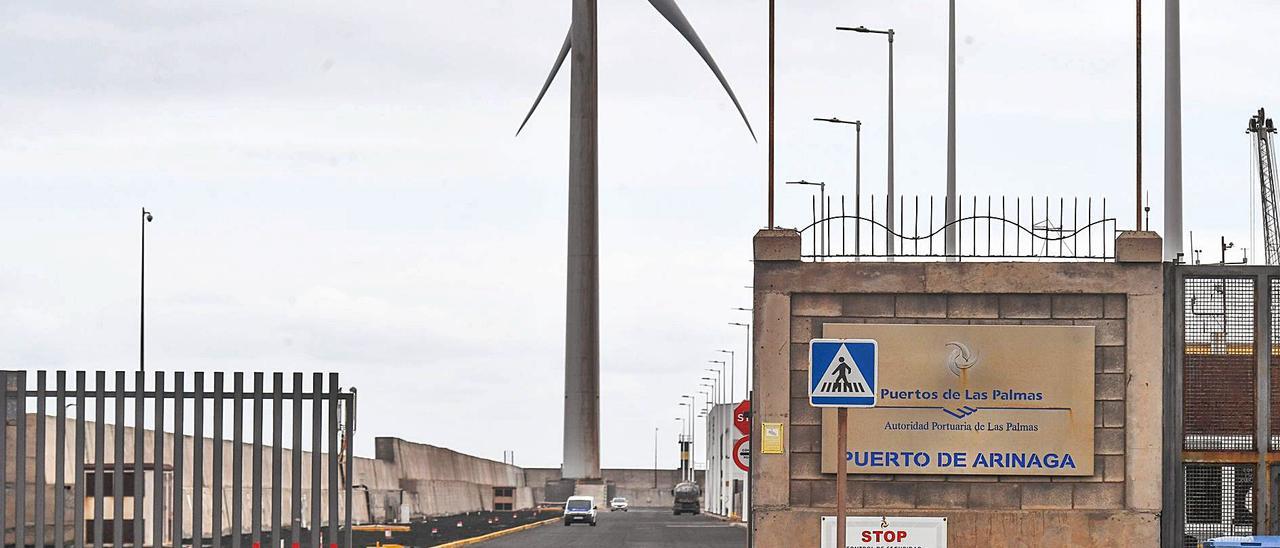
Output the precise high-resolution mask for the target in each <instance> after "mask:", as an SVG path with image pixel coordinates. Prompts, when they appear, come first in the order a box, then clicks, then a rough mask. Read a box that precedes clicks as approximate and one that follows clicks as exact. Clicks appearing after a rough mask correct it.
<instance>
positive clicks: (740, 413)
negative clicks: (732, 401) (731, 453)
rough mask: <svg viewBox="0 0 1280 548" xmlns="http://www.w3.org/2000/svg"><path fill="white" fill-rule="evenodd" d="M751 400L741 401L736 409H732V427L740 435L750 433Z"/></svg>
mask: <svg viewBox="0 0 1280 548" xmlns="http://www.w3.org/2000/svg"><path fill="white" fill-rule="evenodd" d="M750 414H751V400H742V403H739V404H738V406H737V407H734V408H733V425H734V426H735V427H737V428H738V431H739V432H742V435H744V436H745V435H747V434H750V433H751V418H750V417H749V415H750Z"/></svg>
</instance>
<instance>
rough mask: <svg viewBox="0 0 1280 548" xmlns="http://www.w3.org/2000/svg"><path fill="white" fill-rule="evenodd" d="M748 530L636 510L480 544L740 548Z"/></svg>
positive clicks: (504, 547) (499, 547)
mask: <svg viewBox="0 0 1280 548" xmlns="http://www.w3.org/2000/svg"><path fill="white" fill-rule="evenodd" d="M746 544H747V530H746V529H745V528H743V527H738V526H733V525H729V524H727V523H725V522H723V521H719V520H717V519H715V518H710V517H707V516H690V515H688V514H685V515H682V516H679V517H677V516H673V515H671V511H670V510H658V509H644V508H636V509H632V510H631V511H630V512H609V511H607V510H606V511H604V512H600V514H599V518H598V519H597V525H596V526H595V527H591V526H589V525H586V524H577V523H576V524H574V525H572V526H570V527H565V526H563V525H561V524H560V523H559V522H555V523H552V524H549V525H543V526H541V527H537V528H534V529H531V530H528V531H521V532H519V533H513V534H510V535H507V536H505V537H501V538H497V539H494V540H491V541H489V542H485V543H482V544H479V545H478V546H483V547H484V548H508V547H509V548H517V547H519V548H560V547H562V546H569V547H573V546H577V547H583V548H586V547H589V548H601V547H609V548H615V547H616V548H624V547H625V548H657V547H665V546H680V547H688V548H740V547H742V546H746Z"/></svg>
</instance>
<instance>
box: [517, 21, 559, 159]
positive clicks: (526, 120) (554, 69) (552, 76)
mask: <svg viewBox="0 0 1280 548" xmlns="http://www.w3.org/2000/svg"><path fill="white" fill-rule="evenodd" d="M572 34H573V32H572V30H570V32H569V33H566V34H565V35H564V45H563V46H560V55H558V56H557V57H556V63H555V64H554V65H552V66H551V74H548V75H547V81H546V82H544V83H543V84H542V91H539V92H538V98H537V99H534V100H533V106H532V107H529V113H528V114H526V115H525V116H524V121H523V122H520V129H517V130H516V136H519V135H520V131H521V130H523V129H524V125H525V124H527V123H529V118H532V117H533V111H535V110H538V104H539V103H541V102H542V96H544V95H546V94H547V88H550V87H551V82H552V81H554V80H555V79H556V73H558V72H560V66H561V65H563V64H564V60H565V58H566V57H568V56H569V37H570V36H571V35H572Z"/></svg>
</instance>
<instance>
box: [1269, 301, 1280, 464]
mask: <svg viewBox="0 0 1280 548" xmlns="http://www.w3.org/2000/svg"><path fill="white" fill-rule="evenodd" d="M1270 283H1271V288H1270V290H1271V310H1270V313H1271V346H1270V350H1271V356H1270V359H1269V360H1268V361H1269V363H1270V369H1271V390H1270V392H1271V395H1270V398H1271V405H1270V407H1271V413H1270V415H1271V435H1270V436H1269V437H1270V438H1271V440H1270V444H1269V446H1268V449H1270V450H1271V451H1280V353H1278V352H1277V350H1280V278H1270Z"/></svg>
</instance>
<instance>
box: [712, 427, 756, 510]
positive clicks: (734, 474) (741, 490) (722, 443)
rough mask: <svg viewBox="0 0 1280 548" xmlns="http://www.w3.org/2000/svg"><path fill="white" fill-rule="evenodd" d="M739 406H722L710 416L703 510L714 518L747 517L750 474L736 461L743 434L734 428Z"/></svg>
mask: <svg viewBox="0 0 1280 548" xmlns="http://www.w3.org/2000/svg"><path fill="white" fill-rule="evenodd" d="M735 407H737V404H728V403H720V404H715V405H713V406H711V407H710V408H709V410H708V412H707V420H706V423H707V432H706V434H707V437H706V443H704V444H703V445H704V446H705V448H706V455H705V456H706V468H705V472H704V474H705V480H704V482H705V483H704V485H703V490H702V505H703V509H704V510H705V511H706V512H708V513H711V514H716V515H719V516H726V517H731V518H737V519H741V518H743V517H744V516H746V515H747V512H746V510H745V509H746V508H747V507H748V505H749V500H748V498H747V496H746V493H747V489H746V482H747V473H746V472H745V471H744V470H742V469H741V468H739V467H738V465H737V464H736V462H735V461H734V456H733V452H734V448H735V447H736V446H737V442H738V440H740V439H742V438H743V434H742V433H741V432H739V431H738V429H737V428H736V427H735V426H734V424H733V411H734V408H735Z"/></svg>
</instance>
